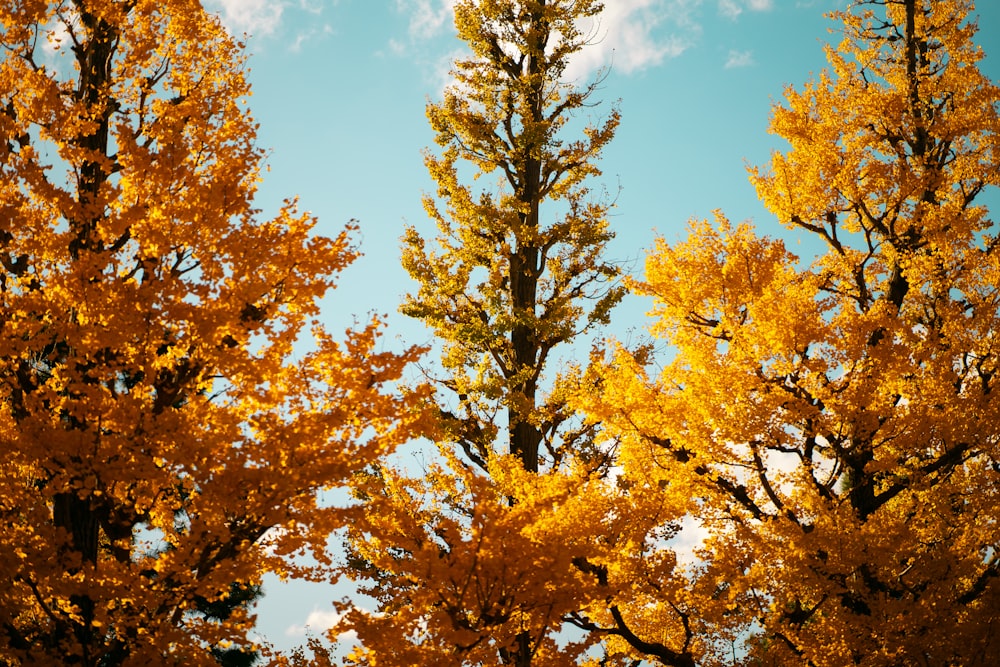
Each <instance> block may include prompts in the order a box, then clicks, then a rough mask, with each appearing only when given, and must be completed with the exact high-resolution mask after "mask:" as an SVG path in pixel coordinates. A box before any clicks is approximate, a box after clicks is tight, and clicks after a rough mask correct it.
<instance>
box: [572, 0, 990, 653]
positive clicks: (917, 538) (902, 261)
mask: <svg viewBox="0 0 1000 667" xmlns="http://www.w3.org/2000/svg"><path fill="white" fill-rule="evenodd" d="M970 10H971V6H970V3H968V2H962V1H957V0H951V1H935V2H927V1H923V0H906V1H905V2H881V1H878V2H859V3H855V5H854V6H853V7H852V8H851V9H850V11H845V12H837V13H835V15H834V16H835V18H836V19H837V20H838V21H839V22H840V23H841V24H842V26H843V31H844V32H843V41H842V42H841V43H840V44H839V46H837V47H836V48H829V49H828V50H827V57H828V60H829V63H830V67H829V69H828V70H827V71H824V72H823V73H822V74H820V75H819V77H818V78H817V79H816V80H815V81H813V82H811V83H809V84H807V85H806V86H805V87H803V88H801V89H794V88H789V89H788V90H787V92H786V101H785V104H784V105H782V106H778V107H776V108H775V110H774V115H773V120H772V125H771V127H772V131H773V132H774V133H776V134H777V135H778V136H780V137H782V138H783V139H785V140H786V141H787V142H788V144H789V148H788V149H787V150H785V151H782V152H777V153H775V154H774V155H773V157H772V160H771V162H770V164H769V165H768V166H767V167H766V168H762V169H754V170H752V173H751V178H752V181H753V183H754V184H755V185H756V187H757V191H758V194H759V196H760V197H761V199H762V200H763V201H764V203H765V204H766V205H767V206H768V208H769V209H770V210H771V211H772V212H773V213H774V215H775V217H776V218H777V219H778V220H779V221H780V222H781V223H783V224H785V225H786V226H787V227H789V228H791V229H793V230H798V231H801V232H803V233H805V234H807V235H810V236H812V237H814V238H815V239H816V240H818V241H819V243H820V244H821V248H822V251H821V252H820V253H819V254H818V256H817V257H816V259H815V260H814V261H812V262H805V261H800V259H799V258H797V257H796V256H794V255H793V254H791V253H790V252H789V251H788V249H787V248H786V247H785V245H784V243H783V242H782V241H780V240H777V239H774V238H768V237H763V236H760V235H758V234H757V233H756V231H755V230H754V229H753V228H752V226H751V225H750V224H749V223H742V224H733V223H731V222H729V221H728V220H727V219H726V218H725V217H724V216H723V215H722V214H721V213H719V214H717V216H716V219H715V220H714V221H696V222H693V223H692V224H691V228H690V233H689V236H688V238H687V239H686V240H685V241H683V242H681V243H678V244H670V243H668V242H666V241H661V242H660V243H658V245H657V247H656V248H654V249H653V250H652V252H650V254H649V257H648V259H647V264H646V278H645V281H644V282H642V283H637V284H636V285H635V288H636V290H637V291H638V292H640V293H642V294H647V295H650V296H652V297H653V299H654V303H655V306H654V310H653V316H654V318H655V323H654V325H653V332H654V333H655V334H656V335H657V336H660V337H662V338H663V339H664V340H666V341H667V342H669V344H670V345H671V346H672V347H673V348H674V349H675V350H676V357H675V358H674V360H673V361H672V362H671V363H669V364H668V365H667V366H665V367H664V368H663V369H662V370H660V371H659V372H658V373H655V374H653V373H650V371H649V369H647V368H646V367H644V366H643V365H642V364H640V363H637V362H636V360H634V359H633V358H632V357H631V355H628V354H625V353H622V352H618V353H615V354H614V362H613V363H612V364H606V365H598V366H597V367H595V368H594V369H593V370H592V373H593V374H594V375H593V377H594V382H596V383H598V384H599V386H600V387H601V391H600V393H599V394H592V395H588V396H584V397H582V399H581V405H582V406H583V407H585V408H586V409H587V410H588V411H589V412H590V414H591V415H592V418H594V419H598V418H599V419H601V420H603V421H604V424H605V428H606V429H608V431H609V432H611V433H613V434H615V435H616V436H617V437H619V438H620V439H621V442H622V446H621V450H620V459H619V462H620V465H621V466H622V469H623V475H622V477H621V483H623V484H627V485H628V486H629V488H630V489H631V492H633V493H643V494H655V495H656V496H657V497H658V498H659V499H660V503H661V505H662V507H664V508H677V509H675V510H674V512H677V511H680V510H683V511H684V512H685V513H687V514H689V515H690V516H691V517H693V520H694V521H695V522H696V524H697V530H698V534H699V537H702V538H703V540H702V541H701V544H700V547H699V548H698V549H697V550H696V552H695V556H696V560H695V562H694V563H692V564H691V565H690V566H688V567H685V568H677V569H675V570H674V571H672V572H666V573H663V576H661V577H659V578H650V579H648V580H647V581H641V580H636V581H635V582H634V583H635V588H636V593H635V595H634V598H633V599H634V601H635V602H634V603H633V604H629V605H627V608H626V612H625V618H626V619H630V620H629V622H630V623H632V624H634V625H638V626H641V627H643V628H644V632H643V633H638V634H640V635H641V636H643V637H645V638H651V639H654V640H659V637H661V636H663V635H662V634H661V630H660V628H663V627H669V626H668V625H667V623H666V621H667V620H669V619H670V618H674V619H675V622H674V623H673V625H674V626H675V627H680V626H679V625H678V624H677V622H676V620H677V619H678V616H679V617H680V620H685V623H684V633H683V634H682V635H681V636H679V637H677V638H675V639H672V641H673V642H675V644H674V646H675V647H680V646H682V644H680V643H676V642H678V641H679V640H681V639H683V640H684V643H683V646H684V648H685V651H684V652H685V653H686V654H687V655H688V656H689V657H690V658H691V659H693V660H694V661H695V662H696V663H697V664H705V665H712V664H730V661H731V660H732V656H733V655H743V656H745V660H746V662H747V664H774V665H799V664H801V665H823V666H827V665H829V666H833V665H901V664H905V665H989V664H995V663H996V662H997V661H998V660H1000V643H998V640H997V636H998V635H997V632H996V630H997V626H996V623H997V618H998V610H1000V589H998V587H997V583H998V578H997V575H998V574H1000V553H998V547H1000V543H998V533H997V531H996V529H995V525H994V517H996V516H997V514H998V511H1000V506H998V501H1000V495H998V491H1000V485H998V483H1000V477H998V471H1000V441H998V433H1000V401H998V400H997V397H996V388H997V379H996V378H997V375H996V373H997V364H998V356H997V345H996V339H997V336H998V331H1000V320H998V312H1000V311H998V306H1000V303H998V301H997V296H998V295H997V285H998V284H1000V282H998V281H1000V273H998V270H1000V263H998V254H997V253H998V242H997V238H996V231H995V225H994V222H993V221H992V220H991V219H990V217H989V213H988V211H987V209H986V208H985V206H984V205H983V204H982V203H980V199H981V195H982V193H983V192H984V190H985V189H986V188H987V187H989V186H997V185H998V184H1000V120H998V109H1000V90H998V88H997V87H996V85H995V84H993V83H992V82H991V81H989V80H988V79H986V78H984V76H983V75H982V74H981V73H980V72H979V70H978V69H977V67H976V63H977V61H978V60H979V59H980V58H981V57H982V52H981V50H980V49H979V47H977V46H976V45H975V43H974V42H973V37H974V35H975V26H974V24H973V23H971V21H970V16H969V12H970ZM665 511H666V512H667V513H669V510H665ZM649 519H650V522H649V526H650V530H653V529H654V527H655V526H656V525H657V520H656V518H655V517H649ZM636 520H637V521H641V520H642V519H640V518H638V517H637V519H636ZM659 546H660V548H661V549H664V550H669V549H670V543H669V542H667V543H661V544H660V545H659ZM621 556H622V558H623V559H625V560H626V561H628V560H630V559H631V560H634V561H636V562H642V561H644V560H645V559H646V558H647V557H648V556H647V554H645V553H641V552H637V553H635V554H632V555H629V554H624V553H623V554H621ZM631 619H634V620H631ZM632 648H633V649H638V650H634V651H633V654H634V655H636V656H641V655H642V653H643V650H642V648H641V647H639V646H637V645H636V644H635V643H633V645H632ZM677 664H679V663H677Z"/></svg>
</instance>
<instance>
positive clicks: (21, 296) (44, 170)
mask: <svg viewBox="0 0 1000 667" xmlns="http://www.w3.org/2000/svg"><path fill="white" fill-rule="evenodd" d="M0 22H2V24H3V26H4V28H3V31H2V32H0V47H2V59H0V133H2V136H3V138H4V140H3V142H0V173H2V178H0V206H2V208H3V214H2V215H0V263H2V270H0V311H2V313H3V315H2V317H0V395H2V402H0V433H2V434H3V435H2V438H3V442H4V452H5V455H4V457H3V461H2V462H0V512H2V516H3V517H4V524H5V530H4V532H3V536H2V537H0V545H2V546H0V582H2V586H0V636H2V637H3V638H4V640H3V641H2V642H0V663H7V664H80V665H102V666H105V665H108V666H110V665H126V664H127V665H138V664H157V665H166V664H179V665H180V664H183V665H200V664H215V663H214V658H213V657H212V655H211V654H210V652H209V650H208V648H209V647H222V648H223V649H224V648H226V647H227V646H229V645H234V644H235V645H247V644H248V643H249V640H248V638H247V634H246V633H247V630H248V629H249V628H250V627H251V624H252V618H251V616H250V615H248V613H247V609H245V608H243V607H237V608H236V609H234V610H232V613H230V614H227V615H226V616H227V617H226V618H219V617H213V615H211V614H205V613H204V610H205V604H206V603H208V602H211V601H213V600H219V599H222V598H225V597H227V596H230V595H231V594H232V592H233V590H234V589H233V586H237V587H244V588H245V587H252V586H254V585H255V584H257V583H259V581H260V579H261V576H262V575H263V574H264V573H265V572H277V573H279V574H281V575H282V576H287V575H296V576H308V568H307V566H306V565H305V564H304V561H303V560H302V559H296V558H294V557H293V555H294V554H297V553H304V552H306V551H310V552H311V553H312V555H313V556H314V557H315V558H318V559H319V562H321V563H322V562H326V561H328V560H329V557H328V555H327V553H326V541H327V538H328V536H329V534H330V532H331V531H332V530H333V529H334V528H335V527H336V525H337V523H336V521H335V519H334V517H333V516H332V515H331V513H330V512H329V511H328V510H324V509H322V508H321V507H320V506H319V505H318V504H317V497H316V494H317V491H319V490H321V489H325V488H329V487H331V486H334V485H337V484H341V483H343V482H344V480H345V479H346V478H347V477H348V476H349V475H350V474H351V473H352V472H353V471H354V470H355V469H356V467H358V466H359V465H361V464H363V462H364V461H369V460H373V459H374V458H375V457H377V456H378V455H381V454H383V453H384V452H386V451H387V450H389V449H391V448H392V447H393V446H394V445H395V444H396V443H397V442H400V441H402V440H405V439H407V438H409V437H411V436H412V434H413V432H414V428H415V425H416V424H417V423H418V422H419V420H420V416H419V415H420V410H419V409H416V408H417V403H418V399H419V398H420V396H419V393H414V392H407V391H403V392H400V391H399V390H398V389H397V388H396V387H395V381H396V380H397V379H398V378H399V377H400V374H401V372H402V370H403V368H404V366H405V365H406V364H407V363H408V362H409V361H410V360H411V359H413V358H414V357H415V354H416V352H415V351H411V352H408V353H406V354H403V355H394V354H391V353H387V352H382V351H379V348H378V347H377V331H378V329H379V324H378V322H377V321H372V322H371V323H370V324H367V325H364V326H361V327H360V328H358V329H357V330H354V331H351V332H348V334H347V337H346V339H345V340H344V341H343V342H340V343H338V342H336V341H335V340H334V339H333V337H331V336H330V335H329V334H328V333H327V332H325V331H324V330H323V329H322V327H320V326H319V325H318V324H317V322H316V316H317V313H318V305H317V300H318V299H319V298H320V297H321V296H322V295H323V294H325V293H326V292H327V291H328V290H329V289H330V288H331V287H333V285H334V279H335V277H336V275H337V273H338V272H339V271H340V270H341V269H342V268H343V267H345V266H346V265H347V264H348V263H349V262H350V261H352V260H353V258H354V257H355V256H356V255H357V251H356V250H355V248H354V247H353V246H352V243H351V241H350V233H351V231H352V229H351V228H348V229H345V230H344V231H343V232H341V233H339V234H337V235H335V236H333V237H327V236H323V235H321V234H318V233H316V231H317V230H316V229H315V220H313V219H312V218H311V217H310V216H309V215H305V214H302V213H299V212H297V211H296V208H295V204H294V203H293V202H289V203H288V204H287V205H286V206H285V207H284V208H282V210H280V211H279V212H278V213H277V214H276V215H275V216H274V217H273V218H270V219H262V217H261V216H260V213H259V211H257V210H255V209H254V207H253V195H254V192H255V188H256V184H257V181H258V179H259V175H260V170H261V160H262V152H261V150H260V149H259V148H257V147H256V146H255V145H254V136H255V131H256V126H255V124H254V122H253V119H252V118H251V116H250V115H249V113H248V112H247V110H246V107H245V101H246V97H247V95H248V92H249V90H248V86H247V83H246V79H245V76H244V56H243V55H242V46H241V45H240V44H239V43H237V42H236V41H234V40H233V39H232V38H231V37H230V36H229V35H228V34H227V33H226V32H225V31H224V30H223V29H222V27H221V26H220V24H219V22H218V20H217V19H216V18H214V17H212V16H210V15H209V14H207V13H206V12H205V11H204V10H203V8H202V7H201V5H200V3H198V2H196V1H194V0H177V1H175V0H167V1H165V2H150V1H147V0H73V1H72V2H69V1H60V2H5V3H3V5H2V7H0ZM306 340H308V341H309V342H310V344H311V350H310V351H308V352H307V353H304V354H303V353H302V352H299V353H296V354H293V346H295V345H296V343H297V342H301V341H306Z"/></svg>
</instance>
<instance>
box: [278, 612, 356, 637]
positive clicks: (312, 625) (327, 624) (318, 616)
mask: <svg viewBox="0 0 1000 667" xmlns="http://www.w3.org/2000/svg"><path fill="white" fill-rule="evenodd" d="M343 618H344V616H343V615H342V614H339V613H337V612H336V611H334V610H332V609H329V610H321V609H319V608H317V607H313V610H312V611H311V612H309V615H308V616H306V621H305V623H303V624H302V625H289V626H288V627H287V628H285V636H286V637H305V636H306V635H313V636H315V635H323V634H326V632H327V631H328V630H332V629H333V628H336V627H337V626H338V625H339V624H340V621H341V620H342V619H343ZM357 636H358V633H357V632H355V631H354V630H348V631H347V632H341V633H338V634H337V640H338V642H352V641H354V640H355V639H357Z"/></svg>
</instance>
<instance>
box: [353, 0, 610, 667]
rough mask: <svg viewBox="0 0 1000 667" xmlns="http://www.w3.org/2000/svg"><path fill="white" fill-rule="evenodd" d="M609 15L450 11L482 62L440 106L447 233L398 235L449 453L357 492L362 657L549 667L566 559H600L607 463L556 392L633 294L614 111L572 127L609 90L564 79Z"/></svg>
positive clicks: (564, 598)
mask: <svg viewBox="0 0 1000 667" xmlns="http://www.w3.org/2000/svg"><path fill="white" fill-rule="evenodd" d="M601 9H602V7H601V4H600V3H598V2H596V1H595V0H523V1H520V0H464V1H460V2H458V3H456V5H455V25H456V28H457V30H458V35H459V37H460V38H461V39H462V40H463V41H465V43H466V44H467V45H468V46H469V48H470V49H471V51H472V53H471V55H470V56H469V57H466V58H463V59H459V60H458V61H457V62H456V64H455V67H454V70H453V75H454V78H455V81H454V83H453V84H452V85H451V86H450V87H449V88H448V89H447V90H446V91H445V94H444V100H443V101H442V102H441V103H439V104H429V105H428V107H427V116H428V118H429V120H430V123H431V126H432V127H433V128H434V130H435V132H436V133H437V143H438V144H439V146H440V147H441V149H442V150H441V152H440V153H439V154H433V153H427V155H426V164H427V168H428V171H429V173H430V175H431V177H432V178H433V179H434V181H435V182H436V184H437V193H436V194H437V197H434V196H427V197H426V198H425V200H424V204H425V207H426V210H427V212H428V214H429V215H430V217H431V218H432V219H433V220H434V221H435V222H436V223H437V226H438V230H439V235H438V236H437V238H436V239H435V241H434V244H436V247H429V246H432V245H434V244H429V243H428V241H427V240H426V239H425V238H424V237H423V236H421V235H420V233H419V232H418V231H417V230H416V229H414V228H410V229H408V230H407V232H406V234H405V237H404V242H403V265H404V266H405V268H406V269H407V270H408V271H409V273H410V275H411V276H412V277H413V278H414V279H415V280H416V281H417V282H418V284H419V290H418V291H417V293H416V294H412V295H410V296H409V297H407V299H406V301H405V303H404V305H403V306H402V308H401V310H402V312H404V313H405V314H407V315H409V316H411V317H414V318H417V319H419V320H421V321H422V322H424V323H425V324H426V325H427V326H428V327H430V328H431V329H432V330H433V331H434V333H435V335H436V337H437V339H438V341H439V342H440V344H441V348H442V353H441V366H442V370H443V373H444V377H442V378H439V379H438V385H439V388H440V393H439V404H440V406H441V420H440V433H439V435H438V436H437V438H436V440H437V444H438V445H439V448H440V452H441V458H440V459H439V460H438V461H437V462H435V463H432V464H430V465H429V466H428V468H427V470H426V471H425V472H424V475H423V477H422V478H421V477H411V476H410V474H408V473H407V472H406V471H403V470H393V469H391V468H389V467H388V466H383V467H382V468H379V469H376V470H373V471H372V474H370V475H367V476H363V477H359V479H358V481H357V489H358V494H359V497H360V499H361V500H362V501H363V504H362V511H359V516H358V517H357V518H356V519H355V520H354V521H352V522H351V525H352V543H353V548H354V549H355V555H356V556H357V558H356V560H355V568H354V569H353V570H349V571H351V572H353V573H354V575H355V576H359V577H362V578H369V579H370V580H371V581H372V582H373V583H371V585H370V586H369V588H368V589H367V590H368V592H369V593H371V594H372V595H373V596H374V597H375V598H376V600H377V603H378V609H377V610H376V612H377V613H375V614H365V613H362V612H361V611H359V610H357V609H354V610H351V611H350V613H349V614H348V617H347V618H348V623H349V625H350V626H351V627H353V628H354V629H355V630H356V631H357V632H358V633H359V637H360V639H361V641H362V643H363V646H364V648H363V649H360V650H359V651H358V652H356V661H357V662H358V663H368V664H400V665H403V664H405V665H413V664H479V663H480V662H486V663H495V662H497V661H498V660H499V661H500V662H502V663H504V664H511V665H528V664H534V663H533V660H534V661H535V662H537V663H538V664H554V663H546V662H545V661H546V660H549V661H551V660H556V659H557V656H558V653H559V651H558V650H557V649H556V648H555V644H554V641H553V640H552V638H551V636H550V635H551V634H552V633H553V632H554V631H556V630H558V628H559V627H560V626H561V625H562V622H563V621H562V617H563V615H564V614H565V613H567V612H568V611H569V610H571V609H573V608H575V605H576V604H577V603H578V602H577V601H578V598H579V597H580V595H581V594H582V593H581V586H580V576H581V573H580V572H579V571H578V570H577V568H575V567H574V566H573V565H572V560H573V558H574V557H577V556H580V557H583V556H585V555H587V554H588V553H590V552H591V551H593V550H594V548H595V547H594V546H593V545H592V544H590V543H589V541H588V540H589V539H590V536H591V533H590V532H589V531H590V530H597V529H599V528H600V526H602V525H603V524H604V523H605V521H606V520H607V516H605V515H601V514H600V513H599V512H589V511H588V510H587V504H586V503H581V502H580V500H579V498H580V494H586V493H588V492H590V490H591V489H596V487H597V486H598V485H599V479H598V477H599V474H600V471H601V470H603V465H604V463H605V462H606V455H605V453H603V452H602V451H600V450H599V449H597V448H594V447H593V446H592V442H591V440H592V435H593V431H594V427H593V426H582V425H581V424H579V423H577V422H576V421H574V416H573V413H572V411H569V410H567V409H566V406H565V400H566V396H567V393H566V391H565V390H564V389H563V388H561V387H562V386H561V385H560V384H558V383H556V385H555V387H554V388H553V385H552V384H551V383H552V381H553V379H552V375H551V365H552V359H553V353H554V351H555V350H557V349H559V348H560V346H565V345H566V344H567V343H570V342H572V341H574V340H577V339H578V338H579V337H580V336H581V334H583V333H585V332H587V331H589V330H591V329H592V328H593V327H594V326H595V325H599V324H603V323H606V322H607V320H608V315H609V312H610V310H611V308H612V307H613V306H614V305H615V303H617V301H618V300H619V299H620V297H621V289H620V288H619V287H618V286H617V283H616V279H617V276H618V273H619V272H618V268H617V267H616V266H614V265H613V264H611V263H609V262H607V261H605V260H604V259H603V258H602V253H603V251H604V248H605V246H606V245H607V243H608V241H609V240H610V239H611V238H612V233H611V231H610V230H609V228H608V224H607V220H606V215H607V211H608V207H609V204H607V203H605V202H603V201H598V200H595V199H594V198H592V197H591V193H590V192H589V190H588V187H587V185H586V182H587V180H588V179H589V178H590V177H593V176H596V175H598V173H599V172H598V169H597V167H596V165H595V160H596V159H597V157H598V156H599V154H600V152H601V150H602V149H603V148H604V147H605V146H606V145H607V144H608V142H609V141H610V140H611V138H612V136H613V134H614V131H615V128H616V127H617V125H618V122H619V116H618V112H617V111H616V110H612V111H611V112H610V114H609V116H608V117H607V118H606V119H604V120H602V121H601V122H599V123H597V124H588V125H586V126H583V123H582V120H581V119H578V118H574V116H575V115H576V114H578V113H580V112H582V111H584V110H585V109H587V108H589V107H590V106H592V105H593V104H594V103H593V101H592V99H593V96H594V94H595V92H596V91H597V89H598V86H599V84H600V78H598V80H597V81H595V82H593V83H591V84H589V85H587V86H585V87H583V88H579V87H575V86H574V85H572V84H570V83H567V82H566V81H565V79H564V75H565V72H566V67H567V65H568V63H569V62H570V59H571V57H572V56H573V54H574V53H576V52H577V51H579V50H580V49H581V48H583V47H584V45H585V43H586V41H587V36H586V35H584V34H583V33H582V32H581V31H580V22H581V21H585V20H587V19H589V18H591V17H595V16H597V15H598V13H599V12H600V11H601ZM577 128H579V129H577ZM571 131H575V132H576V133H577V134H576V136H575V138H564V137H566V135H567V134H569V133H570V132H571ZM481 177H483V178H490V177H492V178H496V179H497V180H496V181H495V182H494V183H492V184H488V185H484V186H479V185H477V183H478V179H480V178H481ZM470 178H471V180H469V179H470ZM547 372H548V374H546V373H547ZM546 383H549V384H546ZM547 388H548V390H547ZM593 506H594V507H595V508H599V507H602V506H603V505H602V504H601V503H600V501H598V502H595V503H594V504H593ZM571 508H577V509H580V510H581V512H583V514H582V515H577V516H574V515H573V514H572V511H571ZM564 515H565V516H564ZM557 517H563V518H560V519H557ZM563 519H564V520H565V522H564V523H562V524H560V521H563ZM589 519H593V520H594V523H592V524H590V525H588V524H587V523H586V520H589ZM574 531H575V532H574ZM342 630H343V628H337V630H336V632H341V631H342ZM546 656H547V657H546ZM554 656H556V657H554Z"/></svg>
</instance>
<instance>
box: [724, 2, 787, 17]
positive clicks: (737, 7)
mask: <svg viewBox="0 0 1000 667" xmlns="http://www.w3.org/2000/svg"><path fill="white" fill-rule="evenodd" d="M744 6H745V7H746V8H747V9H749V10H750V11H752V12H767V11H770V10H772V9H774V0H719V14H721V15H722V16H724V17H726V18H727V19H730V20H732V21H735V20H736V19H737V18H738V17H739V15H740V14H742V13H743V8H744Z"/></svg>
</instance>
